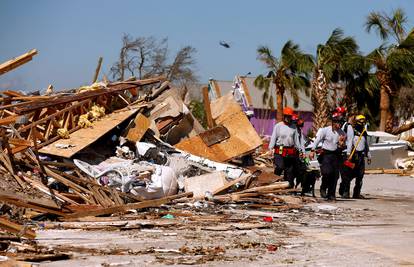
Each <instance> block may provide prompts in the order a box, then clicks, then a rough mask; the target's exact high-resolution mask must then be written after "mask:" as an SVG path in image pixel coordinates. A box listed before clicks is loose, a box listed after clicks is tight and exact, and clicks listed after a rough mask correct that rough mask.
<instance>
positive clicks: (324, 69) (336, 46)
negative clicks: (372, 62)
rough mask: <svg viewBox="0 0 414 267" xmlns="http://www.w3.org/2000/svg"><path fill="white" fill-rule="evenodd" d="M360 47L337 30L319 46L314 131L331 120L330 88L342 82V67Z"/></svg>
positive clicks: (313, 93) (316, 69)
mask: <svg viewBox="0 0 414 267" xmlns="http://www.w3.org/2000/svg"><path fill="white" fill-rule="evenodd" d="M357 50H358V46H357V44H356V42H355V40H354V39H353V38H352V37H344V34H343V31H342V30H341V29H339V28H337V29H335V30H334V31H333V32H332V34H331V36H330V37H329V38H328V40H327V41H326V43H325V44H319V45H318V47H317V52H316V62H315V66H314V71H313V75H314V77H313V81H312V102H313V106H314V123H313V128H314V130H316V129H319V128H321V127H325V126H326V125H327V123H328V120H329V114H330V112H329V111H330V106H329V102H328V94H329V91H328V90H329V86H330V83H332V82H338V81H339V80H340V71H341V65H343V60H344V59H345V57H346V56H347V55H351V54H356V53H357Z"/></svg>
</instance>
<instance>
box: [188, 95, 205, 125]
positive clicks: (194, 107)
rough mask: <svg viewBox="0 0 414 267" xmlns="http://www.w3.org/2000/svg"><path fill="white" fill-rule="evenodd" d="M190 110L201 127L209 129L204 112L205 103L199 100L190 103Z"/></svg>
mask: <svg viewBox="0 0 414 267" xmlns="http://www.w3.org/2000/svg"><path fill="white" fill-rule="evenodd" d="M189 108H190V110H191V113H192V114H193V116H194V117H195V118H196V119H197V120H198V121H199V122H200V123H201V125H202V126H203V127H204V128H205V129H207V117H206V113H205V111H204V103H203V102H201V101H197V100H192V101H191V102H190V105H189Z"/></svg>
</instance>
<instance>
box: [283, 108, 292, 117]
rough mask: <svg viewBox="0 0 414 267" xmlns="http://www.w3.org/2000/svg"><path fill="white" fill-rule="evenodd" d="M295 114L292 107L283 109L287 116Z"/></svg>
mask: <svg viewBox="0 0 414 267" xmlns="http://www.w3.org/2000/svg"><path fill="white" fill-rule="evenodd" d="M293 114H294V112H293V109H292V108H291V107H285V108H284V109H283V115H285V116H293Z"/></svg>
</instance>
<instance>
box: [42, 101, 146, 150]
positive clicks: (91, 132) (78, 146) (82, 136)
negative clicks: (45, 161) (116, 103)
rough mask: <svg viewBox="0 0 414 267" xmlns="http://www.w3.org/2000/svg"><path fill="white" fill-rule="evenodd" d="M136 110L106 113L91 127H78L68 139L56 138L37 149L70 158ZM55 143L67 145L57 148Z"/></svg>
mask: <svg viewBox="0 0 414 267" xmlns="http://www.w3.org/2000/svg"><path fill="white" fill-rule="evenodd" d="M137 112H138V109H132V110H126V111H121V112H114V113H111V114H109V115H106V116H105V117H103V118H102V119H100V120H98V121H95V122H93V124H92V127H90V128H83V129H80V130H78V131H76V132H74V133H72V134H71V135H70V138H69V139H60V140H57V141H55V142H53V143H52V144H50V145H48V146H45V147H43V148H42V149H40V150H39V152H40V153H44V154H49V155H55V156H60V157H64V158H71V157H72V156H73V155H75V154H76V153H77V152H79V151H81V150H82V149H84V148H86V147H88V146H89V145H91V144H92V143H94V142H95V141H96V140H98V139H99V138H100V137H102V136H103V135H105V134H106V133H107V132H109V131H110V130H112V129H113V128H115V127H116V126H117V125H118V124H120V123H122V122H123V121H125V120H126V119H128V118H129V117H131V116H132V115H133V114H135V113H137ZM56 144H62V145H64V146H69V147H68V148H66V149H63V148H57V147H56Z"/></svg>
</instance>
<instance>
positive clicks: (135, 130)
mask: <svg viewBox="0 0 414 267" xmlns="http://www.w3.org/2000/svg"><path fill="white" fill-rule="evenodd" d="M134 124H135V126H134V127H132V128H131V129H129V131H128V134H127V137H126V138H127V139H128V140H129V141H131V142H138V141H139V140H141V138H142V137H143V136H144V134H145V132H146V131H147V130H148V128H149V127H150V126H151V121H150V120H149V119H148V118H147V117H145V116H144V115H143V114H142V113H140V114H138V116H137V117H136V118H135V120H134Z"/></svg>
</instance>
